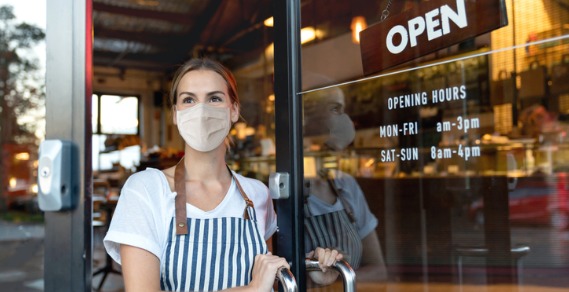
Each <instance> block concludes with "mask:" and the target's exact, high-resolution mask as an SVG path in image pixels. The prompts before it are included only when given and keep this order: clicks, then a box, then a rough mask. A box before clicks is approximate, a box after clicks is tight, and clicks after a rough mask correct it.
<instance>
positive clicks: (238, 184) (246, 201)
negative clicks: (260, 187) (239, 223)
mask: <svg viewBox="0 0 569 292" xmlns="http://www.w3.org/2000/svg"><path fill="white" fill-rule="evenodd" d="M227 170H229V173H230V174H231V177H232V178H233V179H235V185H237V189H238V190H239V193H240V194H241V197H242V198H243V200H245V204H246V205H245V210H244V211H243V218H245V219H246V220H250V219H251V216H249V212H248V209H249V207H251V208H253V209H254V208H255V205H254V204H253V201H251V200H250V199H249V197H248V196H247V194H246V193H245V191H244V190H243V187H241V184H240V183H239V180H238V179H237V178H236V177H235V176H234V175H233V171H231V169H230V168H229V166H227Z"/></svg>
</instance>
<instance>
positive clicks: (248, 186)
mask: <svg viewBox="0 0 569 292" xmlns="http://www.w3.org/2000/svg"><path fill="white" fill-rule="evenodd" d="M233 176H234V179H233V180H232V182H231V186H230V187H229V190H228V191H227V194H226V195H225V197H224V199H223V201H221V203H219V205H218V206H217V207H216V208H215V209H213V210H211V211H203V210H201V209H199V208H196V207H195V206H192V205H190V204H186V210H187V216H188V217H189V218H199V219H206V218H218V217H239V218H242V217H243V212H244V210H245V205H246V204H245V201H244V200H243V198H242V197H241V194H240V193H239V191H238V189H237V186H236V185H235V179H238V180H239V183H240V184H241V187H242V188H243V191H244V192H245V193H246V194H247V196H248V197H249V199H250V200H251V201H253V204H254V205H255V213H256V215H257V227H258V229H259V232H261V233H263V236H264V238H265V240H267V239H269V238H270V237H271V236H272V235H273V233H274V232H275V231H276V230H277V217H276V214H275V211H274V208H273V201H272V200H271V197H270V195H269V190H268V188H267V187H266V186H265V185H264V184H263V183H262V182H260V181H258V180H255V179H251V178H246V177H244V176H241V175H239V174H237V173H235V172H233ZM175 197H176V192H172V191H171V190H170V186H169V185H168V181H167V179H166V176H165V175H164V173H162V171H160V170H158V169H154V168H147V169H146V170H144V171H141V172H138V173H135V174H133V175H131V176H130V177H129V178H128V180H127V181H126V182H125V184H124V186H123V188H122V190H121V195H120V197H119V200H118V203H117V207H116V209H115V212H114V214H113V218H112V220H111V225H110V227H109V230H108V232H107V234H106V236H105V238H104V240H103V243H104V245H105V248H106V250H107V252H108V253H109V255H110V256H111V257H112V258H113V259H114V260H115V261H116V262H117V263H119V264H120V263H121V258H120V245H121V244H127V245H131V246H135V247H138V248H141V249H144V250H147V251H149V252H151V253H152V254H154V255H156V257H158V258H159V259H161V257H162V255H163V252H162V251H163V248H164V247H165V245H166V240H167V237H168V226H169V224H170V221H171V220H172V218H174V217H175V203H174V198H175Z"/></svg>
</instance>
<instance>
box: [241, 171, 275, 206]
mask: <svg viewBox="0 0 569 292" xmlns="http://www.w3.org/2000/svg"><path fill="white" fill-rule="evenodd" d="M233 175H234V177H235V179H236V180H237V181H238V182H239V184H240V185H241V187H242V188H243V190H244V191H245V193H246V194H247V196H249V198H250V199H251V200H253V202H256V201H259V200H263V201H266V200H268V199H270V196H269V188H268V187H267V186H266V185H265V184H264V183H263V182H261V181H260V180H258V179H254V178H250V177H246V176H243V175H240V174H238V173H236V172H233Z"/></svg>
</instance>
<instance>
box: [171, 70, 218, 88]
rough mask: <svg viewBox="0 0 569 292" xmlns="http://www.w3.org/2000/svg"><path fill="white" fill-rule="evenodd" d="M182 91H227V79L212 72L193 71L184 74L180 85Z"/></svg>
mask: <svg viewBox="0 0 569 292" xmlns="http://www.w3.org/2000/svg"><path fill="white" fill-rule="evenodd" d="M178 89H181V90H187V89H192V90H199V89H202V90H208V89H211V90H223V91H224V92H225V91H227V83H226V82H225V79H223V77H222V76H221V75H219V74H218V73H217V72H215V71H212V70H192V71H189V72H187V73H186V74H184V76H182V78H181V79H180V83H179V84H178Z"/></svg>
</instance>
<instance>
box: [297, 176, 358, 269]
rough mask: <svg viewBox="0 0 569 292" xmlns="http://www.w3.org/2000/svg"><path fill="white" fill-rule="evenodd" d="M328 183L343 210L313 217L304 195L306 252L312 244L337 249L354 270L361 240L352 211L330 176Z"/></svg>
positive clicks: (311, 247) (312, 247)
mask: <svg viewBox="0 0 569 292" xmlns="http://www.w3.org/2000/svg"><path fill="white" fill-rule="evenodd" d="M327 180H328V184H329V186H330V189H331V190H332V192H333V193H334V194H335V195H336V198H337V199H338V200H340V202H341V203H342V205H343V206H344V209H342V210H340V211H335V212H330V213H326V214H322V215H317V216H314V215H312V212H311V211H310V206H308V196H305V202H304V232H305V236H307V238H306V239H305V240H307V241H308V242H307V244H306V245H307V246H306V248H307V251H310V250H313V249H315V248H316V247H322V248H331V249H336V250H339V251H341V252H342V253H343V254H344V259H345V260H347V261H348V263H350V265H351V266H352V268H354V269H357V268H358V267H359V266H360V263H361V257H362V241H361V239H360V236H359V234H358V230H357V228H356V223H355V219H354V216H353V213H352V211H351V209H350V207H349V205H348V203H347V202H346V201H345V199H344V197H343V196H342V194H341V192H342V191H341V190H338V188H337V187H336V185H335V183H334V182H333V179H332V178H327Z"/></svg>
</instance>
